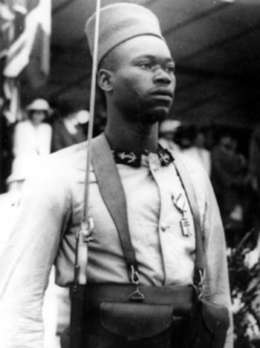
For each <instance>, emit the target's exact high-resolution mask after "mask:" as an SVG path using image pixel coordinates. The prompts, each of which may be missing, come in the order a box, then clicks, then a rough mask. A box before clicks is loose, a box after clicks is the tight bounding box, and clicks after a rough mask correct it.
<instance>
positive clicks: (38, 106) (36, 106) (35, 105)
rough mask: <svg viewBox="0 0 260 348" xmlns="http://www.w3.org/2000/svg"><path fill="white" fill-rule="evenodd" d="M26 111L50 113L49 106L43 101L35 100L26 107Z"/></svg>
mask: <svg viewBox="0 0 260 348" xmlns="http://www.w3.org/2000/svg"><path fill="white" fill-rule="evenodd" d="M27 110H28V111H34V110H40V111H46V112H47V113H49V112H50V105H49V103H48V102H47V100H45V99H35V100H34V101H33V102H32V103H31V104H30V105H28V106H27Z"/></svg>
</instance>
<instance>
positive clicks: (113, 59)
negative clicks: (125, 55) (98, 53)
mask: <svg viewBox="0 0 260 348" xmlns="http://www.w3.org/2000/svg"><path fill="white" fill-rule="evenodd" d="M117 64H118V57H117V54H116V49H112V50H111V51H109V52H108V53H107V54H106V55H105V56H104V57H103V58H102V59H101V61H100V63H99V65H98V70H101V69H107V70H112V71H115V69H116V67H117Z"/></svg>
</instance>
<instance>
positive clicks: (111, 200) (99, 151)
mask: <svg viewBox="0 0 260 348" xmlns="http://www.w3.org/2000/svg"><path fill="white" fill-rule="evenodd" d="M92 154H93V155H92V158H91V163H92V166H93V168H94V172H95V174H96V178H97V182H98V186H99V190H100V194H101V196H102V198H103V200H104V203H105V205H106V207H107V209H108V211H109V212H110V215H111V217H112V219H113V221H114V223H115V225H116V228H117V231H118V234H119V237H120V241H121V246H122V248H123V252H124V256H125V260H126V264H127V268H128V272H129V278H130V280H131V277H132V266H133V267H134V268H135V270H137V261H136V257H135V251H134V248H133V245H132V242H131V237H130V232H129V227H128V226H129V225H128V217H127V207H126V197H125V192H124V188H123V185H122V182H121V179H120V176H119V173H118V170H117V167H116V164H115V161H114V158H113V156H112V153H111V150H110V147H109V144H108V142H107V140H106V137H105V135H104V134H101V135H99V136H98V137H96V138H95V139H93V144H92ZM104 168H105V169H104Z"/></svg>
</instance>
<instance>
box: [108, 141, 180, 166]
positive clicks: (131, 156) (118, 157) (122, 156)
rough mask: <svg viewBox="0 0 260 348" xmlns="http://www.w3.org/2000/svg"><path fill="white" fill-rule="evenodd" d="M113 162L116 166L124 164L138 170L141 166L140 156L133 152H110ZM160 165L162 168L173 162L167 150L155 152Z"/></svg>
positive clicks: (161, 148)
mask: <svg viewBox="0 0 260 348" xmlns="http://www.w3.org/2000/svg"><path fill="white" fill-rule="evenodd" d="M112 154H113V156H114V159H115V162H116V163H118V164H126V165H128V166H131V167H135V168H138V167H140V166H141V157H142V155H141V154H136V153H135V152H133V151H121V150H117V149H113V150H112ZM157 155H158V158H159V161H160V164H161V165H162V166H168V165H169V164H170V163H171V162H173V161H174V158H173V156H172V154H171V153H170V151H169V150H167V149H164V148H163V147H161V146H160V147H159V150H158V152H157Z"/></svg>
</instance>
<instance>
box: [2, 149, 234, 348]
mask: <svg viewBox="0 0 260 348" xmlns="http://www.w3.org/2000/svg"><path fill="white" fill-rule="evenodd" d="M85 157H86V143H83V144H79V145H75V146H73V147H70V148H68V149H65V150H62V151H60V152H58V153H55V154H53V155H51V156H50V158H49V159H48V160H47V161H46V162H44V163H43V164H42V165H41V166H40V167H39V168H38V170H36V172H35V173H34V174H33V175H32V176H31V178H30V179H28V181H27V183H26V187H25V190H24V196H23V200H22V204H21V206H20V217H19V219H18V221H17V223H16V228H15V229H14V232H13V234H12V236H11V239H10V241H9V242H8V245H7V248H6V251H5V252H4V253H3V255H2V258H1V260H0V274H1V278H2V280H1V285H0V296H1V297H2V300H1V304H0V313H2V314H3V313H4V316H2V317H1V320H0V325H1V326H0V327H1V333H0V345H1V347H5V348H15V347H16V348H18V347H19V348H22V347H23V348H25V347H26V348H32V347H34V348H40V347H42V339H43V327H42V315H41V305H42V299H43V295H44V290H45V288H46V286H47V283H48V277H49V273H50V270H51V266H52V264H53V263H55V264H56V271H57V272H56V281H57V283H58V284H59V285H62V286H67V285H69V284H70V283H71V282H72V281H73V276H74V274H73V264H74V259H75V233H76V231H77V229H78V228H79V224H80V218H81V213H82V205H83V188H84V179H85V163H86V158H85ZM184 165H185V167H186V169H187V172H188V174H189V175H190V177H191V180H192V181H193V184H194V187H195V190H196V196H197V200H198V205H199V211H200V217H201V224H202V226H203V231H202V233H203V240H204V248H205V253H206V286H205V291H204V297H205V298H206V299H210V300H211V301H213V302H215V303H218V304H224V305H226V306H228V307H230V296H229V286H228V279H227V266H226V258H225V242H224V235H223V229H222V225H221V221H220V217H219V211H218V208H217V206H216V202H215V198H214V195H213V192H212V188H211V185H210V183H209V179H208V176H207V174H206V173H205V172H204V171H203V170H202V169H201V168H200V167H199V168H198V167H197V166H196V163H193V162H189V163H188V162H187V161H185V163H184ZM117 169H118V171H119V175H120V177H121V180H122V184H123V188H124V190H125V194H126V202H127V213H128V221H129V230H130V234H131V239H132V243H133V246H134V249H135V252H136V258H137V262H138V268H139V273H140V283H141V284H143V285H157V286H161V285H164V284H167V285H188V284H192V282H193V281H192V280H193V272H194V256H195V254H194V252H195V236H194V225H193V220H192V216H191V213H190V210H189V208H188V202H187V199H186V196H185V193H184V190H183V188H182V185H181V182H180V179H179V177H178V175H177V173H176V170H175V166H174V164H173V163H171V164H169V165H168V166H161V165H160V163H159V161H158V157H157V155H155V154H149V155H148V156H143V157H142V163H141V167H140V168H133V167H129V166H126V165H123V164H118V165H117ZM104 170H105V169H104ZM89 202H90V207H89V215H90V216H91V217H92V218H93V220H94V231H93V237H94V241H93V242H91V243H90V244H89V260H88V267H87V280H88V282H92V283H99V282H109V283H111V282H113V283H114V282H117V283H128V282H129V278H128V274H127V269H126V264H125V260H124V256H123V252H122V247H121V245H120V241H119V237H118V233H117V231H116V227H115V225H114V222H113V220H112V218H111V216H110V215H109V212H108V211H107V208H106V206H105V204H104V202H103V200H102V198H101V195H100V191H99V188H98V185H97V181H96V177H95V174H94V172H93V170H91V174H90V197H89ZM184 214H185V217H186V218H187V219H188V221H189V225H190V226H189V233H188V235H186V234H185V233H183V230H182V229H181V225H180V221H181V219H182V217H183V215H184ZM85 278H86V277H85V274H83V275H81V278H80V279H81V282H82V283H83V282H84V281H85ZM228 342H230V340H229V339H227V345H226V347H232V344H231V343H228Z"/></svg>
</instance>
